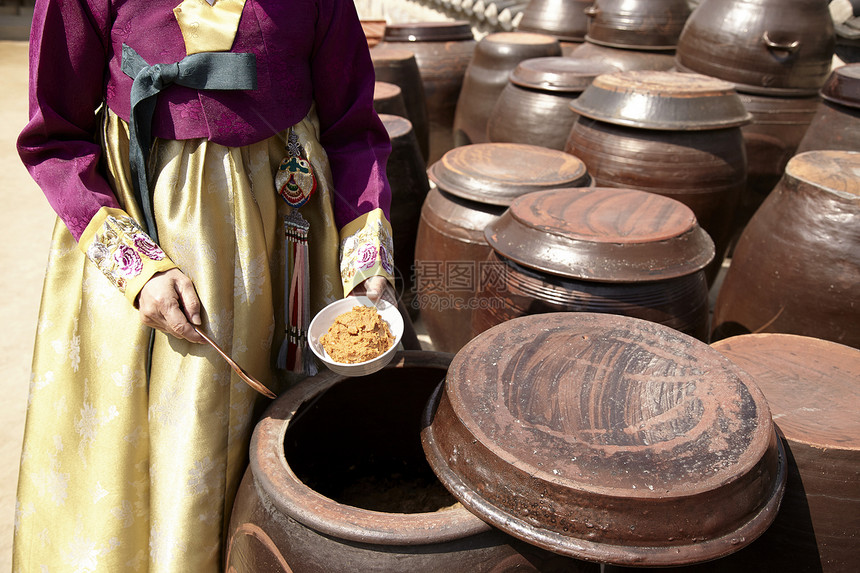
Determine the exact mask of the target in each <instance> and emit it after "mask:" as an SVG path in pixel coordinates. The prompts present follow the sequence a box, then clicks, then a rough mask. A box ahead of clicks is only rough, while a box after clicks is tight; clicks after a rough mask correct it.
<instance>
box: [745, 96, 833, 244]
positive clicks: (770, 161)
mask: <svg viewBox="0 0 860 573" xmlns="http://www.w3.org/2000/svg"><path fill="white" fill-rule="evenodd" d="M738 96H739V97H740V99H741V101H742V102H743V104H744V107H745V108H746V109H747V111H749V112H750V113H751V114H752V122H751V123H749V124H747V125H744V126H743V127H741V132H742V133H743V137H744V146H745V147H746V153H747V184H746V187H745V188H744V191H743V193H741V199H740V202H739V204H738V210H737V214H736V216H735V222H734V231H733V235H734V236H735V237H737V235H738V234H739V233H740V232H741V231H742V230H743V228H744V227H745V226H746V224H747V222H749V220H750V217H752V215H753V213H755V212H756V209H758V208H759V206H761V204H762V202H763V201H764V199H765V197H767V195H768V193H770V191H771V189H773V187H774V185H776V184H777V183H778V182H779V180H780V178H781V177H782V174H783V173H784V172H785V166H786V164H787V163H788V160H789V159H791V158H792V156H794V154H795V152H796V151H797V146H798V145H799V144H800V142H801V140H802V139H803V137H804V135H805V134H806V130H807V129H808V128H809V126H810V124H811V123H812V119H813V118H814V117H815V114H816V112H817V111H818V107H819V102H820V98H819V97H818V96H812V97H776V96H765V95H756V94H747V93H739V94H738Z"/></svg>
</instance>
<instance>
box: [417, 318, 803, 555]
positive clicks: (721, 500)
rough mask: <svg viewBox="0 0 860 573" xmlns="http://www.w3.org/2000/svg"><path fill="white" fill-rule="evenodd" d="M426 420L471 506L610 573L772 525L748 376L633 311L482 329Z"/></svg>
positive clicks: (768, 433)
mask: <svg viewBox="0 0 860 573" xmlns="http://www.w3.org/2000/svg"><path fill="white" fill-rule="evenodd" d="M427 420H428V422H429V423H426V424H425V426H426V427H425V429H424V430H423V431H422V441H423V444H424V449H425V452H427V459H428V460H430V464H431V465H432V466H433V467H434V468H435V469H436V472H437V474H438V475H439V477H440V479H441V480H442V481H443V482H444V483H445V484H447V485H448V488H449V489H450V490H451V491H453V492H455V495H456V496H457V497H458V499H460V500H461V501H462V503H463V504H464V505H466V506H467V507H468V508H469V509H470V510H472V511H474V512H475V514H476V515H479V516H480V517H481V518H483V519H485V520H487V521H488V522H490V523H492V524H494V525H496V526H497V527H499V528H501V529H503V530H506V531H516V532H517V535H518V536H519V537H521V538H523V539H526V540H528V541H529V542H531V543H533V544H534V545H537V546H539V547H544V548H550V547H551V548H552V550H553V551H555V552H557V553H560V554H563V555H569V556H572V557H576V558H580V559H588V560H593V561H597V562H600V563H601V566H600V567H601V571H603V570H604V564H609V563H613V564H624V565H633V566H639V567H658V566H667V567H668V566H680V565H684V564H689V563H697V562H702V561H707V560H709V559H715V558H718V557H722V556H725V555H728V554H731V553H733V552H736V551H738V550H739V549H741V548H742V547H743V546H745V545H747V544H748V543H749V542H750V541H752V540H753V539H755V538H756V537H757V536H758V535H760V534H761V532H762V531H764V530H765V529H767V527H768V526H769V525H770V524H771V523H772V522H773V519H774V517H775V515H776V510H777V508H778V506H779V502H780V500H781V498H782V496H783V490H784V487H785V475H786V463H785V454H784V452H783V451H782V448H781V444H780V442H779V438H778V437H777V434H776V431H775V430H774V424H773V421H772V419H771V414H770V410H769V409H768V406H767V402H766V400H765V397H764V396H763V395H762V392H761V390H759V389H758V387H757V386H756V384H755V380H754V379H753V378H752V377H751V376H750V375H749V374H747V373H746V372H744V371H743V370H741V369H740V368H739V367H738V366H736V365H735V364H733V363H732V362H731V361H729V360H728V359H727V358H725V357H724V356H722V355H721V354H720V353H719V352H717V351H716V350H714V349H712V348H710V347H708V345H707V344H704V343H702V342H700V341H698V340H695V339H694V338H691V337H689V336H685V335H683V334H681V333H679V332H677V331H674V330H672V329H670V328H667V327H665V326H662V325H659V324H655V323H653V322H648V321H644V320H637V319H634V318H630V317H626V316H615V315H610V314H595V313H587V312H582V313H579V312H559V313H551V314H543V315H540V316H525V317H521V318H516V319H513V320H510V321H507V322H505V323H504V324H500V325H498V326H496V327H494V328H492V329H490V330H488V331H487V332H484V333H483V334H481V335H479V336H478V337H476V338H475V339H474V340H473V341H472V342H470V343H469V344H468V345H466V346H465V347H464V348H463V349H462V350H461V351H460V352H458V353H457V356H456V357H455V358H454V360H453V361H452V362H451V366H450V368H449V369H448V375H447V377H446V380H445V386H444V388H440V391H439V392H437V393H435V394H434V396H433V399H432V402H431V404H430V407H429V408H428V416H427ZM458 571H467V569H462V568H461V569H458ZM560 571H561V570H560Z"/></svg>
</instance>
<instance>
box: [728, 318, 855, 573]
mask: <svg viewBox="0 0 860 573" xmlns="http://www.w3.org/2000/svg"><path fill="white" fill-rule="evenodd" d="M713 347H714V349H716V350H718V351H719V352H721V353H722V354H723V355H725V356H726V357H727V358H729V359H730V360H731V361H732V362H734V363H735V364H737V365H738V366H740V367H741V368H743V369H744V370H745V371H746V372H749V373H750V374H751V375H752V376H753V378H755V380H756V383H757V384H758V386H759V388H761V390H762V392H763V393H764V395H765V398H767V401H768V404H769V405H770V409H771V411H772V413H773V417H774V420H775V421H776V422H777V430H778V432H779V434H780V436H781V437H782V440H783V443H784V446H785V450H786V453H787V454H788V461H789V464H788V482H787V483H786V488H785V496H784V497H783V501H782V505H781V507H780V510H779V514H778V515H777V517H776V520H775V521H774V523H773V525H772V526H771V528H770V529H768V531H766V532H765V533H764V535H762V537H761V538H759V540H758V541H756V542H755V543H754V544H753V545H752V546H750V548H749V549H750V552H749V553H750V554H751V555H750V556H749V559H747V561H749V562H752V556H753V555H755V556H756V557H757V558H758V560H757V561H756V563H759V564H761V565H762V566H764V567H772V568H774V569H776V570H781V571H795V572H798V573H806V572H812V571H820V572H822V573H831V572H832V573H836V572H838V571H851V570H852V569H854V568H855V567H856V566H857V564H858V563H860V544H858V543H857V538H858V536H860V481H858V476H860V416H858V415H857V413H858V412H860V385H858V384H857V381H858V380H860V350H858V349H856V348H851V347H848V346H844V345H842V344H836V343H835V342H830V341H826V340H820V339H817V338H810V337H806V336H797V335H792V334H747V335H743V336H736V337H733V338H728V339H726V340H721V341H719V342H716V343H714V344H713ZM739 557H741V555H739ZM760 570H763V569H760Z"/></svg>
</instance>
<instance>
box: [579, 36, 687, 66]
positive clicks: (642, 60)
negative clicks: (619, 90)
mask: <svg viewBox="0 0 860 573" xmlns="http://www.w3.org/2000/svg"><path fill="white" fill-rule="evenodd" d="M568 56H569V57H571V58H575V59H577V60H596V61H598V62H603V63H605V64H609V65H610V66H613V67H614V68H617V69H619V70H622V71H627V70H660V71H666V70H671V69H673V68H674V67H675V53H674V52H671V51H667V50H636V49H631V48H613V47H610V46H601V45H600V44H595V43H593V42H589V41H586V42H584V43H582V44H579V45H578V46H576V47H575V48H573V50H571V51H570V53H569V54H568Z"/></svg>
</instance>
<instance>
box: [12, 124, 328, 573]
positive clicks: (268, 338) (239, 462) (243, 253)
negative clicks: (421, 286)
mask: <svg viewBox="0 0 860 573" xmlns="http://www.w3.org/2000/svg"><path fill="white" fill-rule="evenodd" d="M103 125H104V131H103V140H104V141H103V147H104V149H105V158H106V162H105V164H106V169H107V172H108V178H109V180H110V182H111V184H112V185H113V187H114V189H115V190H116V193H117V196H118V198H119V199H120V201H121V203H122V207H123V208H124V209H125V210H126V211H127V212H128V213H129V214H131V215H132V216H134V217H135V218H137V220H138V221H142V218H141V217H140V211H139V208H138V206H137V205H135V204H134V199H133V195H132V191H131V189H132V188H131V185H130V181H131V179H130V176H129V174H128V160H127V157H128V129H127V126H126V124H125V123H124V122H123V121H122V120H120V119H119V118H117V117H116V116H114V115H112V114H107V115H106V117H105V120H104V122H103ZM295 129H296V131H297V133H298V134H299V137H300V141H301V143H302V144H303V145H304V147H305V149H306V151H307V152H308V155H309V156H310V158H311V161H312V163H313V164H314V167H315V170H316V173H317V177H318V179H319V185H318V189H317V192H316V194H315V196H314V197H313V198H312V200H311V202H310V203H309V204H308V205H306V206H304V207H302V210H301V211H302V214H303V215H304V217H305V218H306V219H308V220H309V221H310V225H311V226H310V234H309V244H310V261H311V268H312V272H311V274H312V276H311V298H312V307H313V308H312V311H314V312H315V311H316V310H318V309H320V308H322V306H324V305H325V304H327V303H328V302H331V301H333V300H336V299H338V298H342V296H343V290H342V286H341V282H340V274H339V270H338V269H339V267H338V260H337V248H338V234H337V229H336V226H335V222H334V216H333V212H332V186H331V174H330V170H329V168H328V164H327V160H326V158H325V153H324V152H323V151H322V149H321V148H320V147H319V144H318V126H317V123H316V121H315V119H314V116H313V113H312V114H311V115H310V116H309V117H308V118H307V119H306V120H305V121H303V122H302V123H301V124H299V125H298V126H296V127H295ZM284 136H285V134H279V135H278V136H275V137H272V138H270V139H269V140H267V141H263V142H260V143H257V144H253V145H249V146H247V147H243V148H227V147H224V146H220V145H217V144H213V143H211V142H208V141H205V140H185V141H157V142H156V144H155V146H154V148H153V151H152V154H151V161H150V166H149V167H150V181H151V182H152V185H151V188H152V195H153V198H154V212H155V218H156V222H157V225H158V232H159V242H160V245H161V247H162V248H163V249H164V250H165V252H166V253H167V254H168V256H169V257H170V258H171V259H172V260H173V261H174V262H175V263H176V264H177V265H178V266H179V268H180V269H181V270H182V271H184V272H185V273H186V274H187V275H188V276H189V277H191V279H192V280H193V281H194V283H195V286H196V288H197V292H198V295H199V297H200V299H201V302H202V305H203V323H204V328H205V329H206V331H208V332H209V333H211V335H212V336H213V338H214V339H215V340H216V341H217V342H218V343H219V345H220V346H221V347H222V348H223V349H225V351H226V352H227V353H228V354H230V355H231V356H232V357H233V358H234V359H235V360H236V361H237V362H238V363H239V364H240V365H242V366H243V367H244V368H245V369H246V370H248V371H249V372H251V373H252V374H253V375H254V376H255V377H256V378H257V379H258V380H260V381H262V382H263V383H264V384H266V385H267V386H269V387H270V388H272V389H273V390H275V392H278V391H279V390H283V389H284V388H285V386H286V385H287V384H289V382H290V381H288V380H286V379H285V376H284V375H283V374H279V372H278V371H277V370H276V368H275V363H276V356H277V353H278V349H279V347H280V344H281V342H282V341H283V337H284V308H283V302H284V280H283V270H284V230H283V222H282V217H283V215H284V214H285V212H286V209H287V206H286V203H285V202H284V201H282V200H281V199H280V198H279V197H278V195H277V192H276V190H275V187H274V180H273V174H274V173H275V170H276V169H277V167H278V164H279V163H280V161H281V159H282V158H283V156H284V154H285V149H284V142H285V137H284ZM149 354H150V329H148V328H146V327H143V326H142V325H141V323H140V320H139V317H138V313H137V311H136V309H134V308H133V307H132V306H131V305H130V304H129V303H128V302H127V301H126V299H125V297H124V296H123V294H122V293H120V292H118V291H117V290H116V289H115V288H114V287H113V286H112V285H111V283H110V282H109V281H108V280H107V279H106V278H105V277H104V276H103V275H102V273H101V271H99V269H98V268H96V267H95V266H94V265H93V264H92V263H90V261H89V260H88V259H87V258H86V257H85V255H84V254H83V253H82V252H81V251H80V250H79V249H78V247H77V244H76V243H75V241H74V239H73V238H72V237H71V235H70V234H69V232H68V231H67V230H66V229H65V227H64V226H63V225H62V223H59V222H58V224H57V226H56V227H55V230H54V235H53V243H52V248H51V253H50V256H49V261H48V269H47V273H46V278H45V285H44V292H43V296H42V305H41V310H40V316H39V324H38V334H37V341H36V347H35V352H34V358H33V371H32V377H31V383H30V395H29V402H28V411H27V422H26V430H25V437H24V449H23V456H22V462H21V473H20V478H19V484H18V503H17V510H16V520H15V541H14V550H13V571H17V572H22V573H29V572H34V571H69V572H77V571H80V572H90V571H94V572H106V573H108V572H109V573H114V572H117V571H123V572H135V571H145V572H168V571H169V572H174V573H192V572H193V573H204V572H215V571H218V570H219V569H220V566H221V558H222V556H221V548H222V542H223V540H224V537H225V532H226V528H227V525H228V522H229V518H230V510H231V505H232V501H233V498H234V495H235V491H236V489H237V487H238V485H239V481H240V479H241V477H242V475H243V473H244V471H245V468H246V463H247V448H248V441H249V437H250V433H251V431H252V429H253V424H254V421H255V418H256V416H257V415H258V414H259V412H260V410H261V408H262V407H264V406H265V405H266V403H267V402H268V400H267V399H266V398H262V397H260V396H259V395H258V394H257V393H256V392H255V391H253V390H252V389H250V388H249V387H248V386H246V385H245V384H244V383H243V382H242V381H241V380H240V379H239V378H238V377H237V376H236V375H235V374H233V372H232V370H231V369H230V367H229V366H228V365H227V364H226V363H225V361H224V360H223V359H222V358H220V357H219V356H218V355H217V354H216V353H215V352H214V351H213V350H212V349H210V348H209V347H208V346H203V345H197V344H191V343H188V342H186V341H184V340H179V339H176V338H173V337H171V336H168V335H165V334H163V333H161V332H156V334H155V337H154V343H153V346H152V349H151V372H150V374H149V377H147V358H148V356H149Z"/></svg>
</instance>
